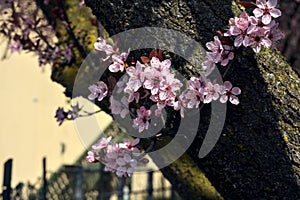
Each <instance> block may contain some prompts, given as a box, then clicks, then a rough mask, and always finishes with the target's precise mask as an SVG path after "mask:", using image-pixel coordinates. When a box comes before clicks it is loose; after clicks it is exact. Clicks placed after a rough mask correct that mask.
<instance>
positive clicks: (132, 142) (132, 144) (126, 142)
mask: <svg viewBox="0 0 300 200" xmlns="http://www.w3.org/2000/svg"><path fill="white" fill-rule="evenodd" d="M139 142H140V138H136V139H134V140H130V139H128V138H124V139H123V143H121V144H120V147H121V148H126V149H129V150H133V149H134V147H135V146H136V145H137V144H138V143H139Z"/></svg>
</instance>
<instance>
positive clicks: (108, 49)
mask: <svg viewBox="0 0 300 200" xmlns="http://www.w3.org/2000/svg"><path fill="white" fill-rule="evenodd" d="M94 47H95V50H97V51H99V52H104V53H105V58H102V60H103V61H106V60H108V59H111V61H112V62H113V63H112V64H111V65H110V66H109V70H110V71H111V72H118V71H121V72H122V71H124V69H125V61H126V59H127V57H128V55H129V50H128V52H127V53H126V52H122V53H121V54H118V51H119V49H118V48H116V47H115V48H114V47H113V46H112V45H110V44H107V43H106V41H105V40H104V39H103V38H101V37H99V38H98V40H97V42H96V43H95V44H94Z"/></svg>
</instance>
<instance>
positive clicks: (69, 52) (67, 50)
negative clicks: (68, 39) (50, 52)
mask: <svg viewBox="0 0 300 200" xmlns="http://www.w3.org/2000/svg"><path fill="white" fill-rule="evenodd" d="M61 54H62V55H63V57H64V58H65V59H66V60H67V62H68V63H70V62H71V59H72V56H73V54H72V50H71V48H69V47H68V48H65V49H64V50H63V51H62V52H61Z"/></svg>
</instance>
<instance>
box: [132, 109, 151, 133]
mask: <svg viewBox="0 0 300 200" xmlns="http://www.w3.org/2000/svg"><path fill="white" fill-rule="evenodd" d="M150 116H151V110H147V109H146V108H145V106H141V107H140V108H139V109H138V110H137V117H136V118H135V119H134V120H133V127H134V128H138V130H139V132H142V131H143V130H145V129H148V127H149V121H150Z"/></svg>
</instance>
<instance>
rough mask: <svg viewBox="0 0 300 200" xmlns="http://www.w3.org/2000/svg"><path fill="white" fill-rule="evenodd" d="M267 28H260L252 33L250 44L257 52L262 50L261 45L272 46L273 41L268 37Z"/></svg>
mask: <svg viewBox="0 0 300 200" xmlns="http://www.w3.org/2000/svg"><path fill="white" fill-rule="evenodd" d="M266 32H267V31H266V29H265V28H258V29H257V30H256V31H254V32H252V33H251V34H250V38H251V39H250V45H251V47H252V49H253V51H254V52H255V53H258V52H260V50H261V46H264V47H267V48H269V47H271V46H272V41H271V40H270V39H269V38H268V37H267V35H266Z"/></svg>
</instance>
